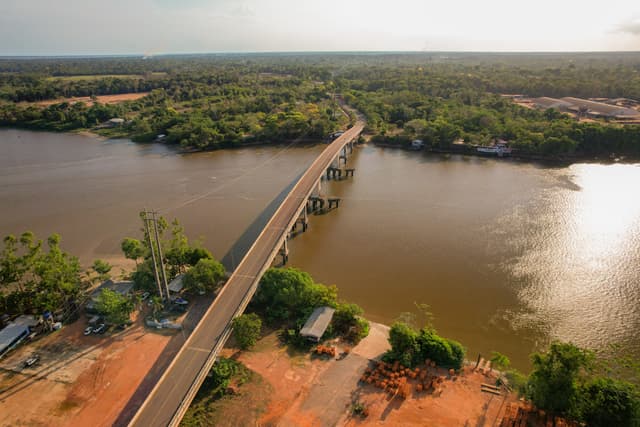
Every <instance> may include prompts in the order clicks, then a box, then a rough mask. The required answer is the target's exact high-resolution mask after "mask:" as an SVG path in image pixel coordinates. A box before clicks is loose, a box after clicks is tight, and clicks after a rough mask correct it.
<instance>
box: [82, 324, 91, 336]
mask: <svg viewBox="0 0 640 427" xmlns="http://www.w3.org/2000/svg"><path fill="white" fill-rule="evenodd" d="M92 332H93V326H87V327H86V328H85V329H84V334H85V335H91V333H92Z"/></svg>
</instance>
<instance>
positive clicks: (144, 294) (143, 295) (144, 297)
mask: <svg viewBox="0 0 640 427" xmlns="http://www.w3.org/2000/svg"><path fill="white" fill-rule="evenodd" d="M150 295H151V294H150V293H149V292H145V293H143V294H142V296H141V297H140V300H142V301H144V300H146V299H147V298H149V296H150Z"/></svg>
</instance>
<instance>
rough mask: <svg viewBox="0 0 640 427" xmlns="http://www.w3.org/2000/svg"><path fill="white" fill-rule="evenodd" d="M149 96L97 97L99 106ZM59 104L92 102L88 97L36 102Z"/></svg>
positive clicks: (144, 93) (39, 103) (145, 94)
mask: <svg viewBox="0 0 640 427" xmlns="http://www.w3.org/2000/svg"><path fill="white" fill-rule="evenodd" d="M147 95H149V92H139V93H120V94H117V95H100V96H98V97H97V98H98V102H100V103H101V104H118V103H120V102H125V101H135V100H136V99H140V98H142V97H144V96H147ZM61 102H68V103H70V104H75V103H76V102H84V103H85V104H87V105H88V106H91V105H93V100H92V99H91V98H90V97H88V96H80V97H76V98H60V99H49V100H46V101H39V102H36V103H35V104H36V105H40V106H42V107H47V106H49V105H53V104H59V103H61Z"/></svg>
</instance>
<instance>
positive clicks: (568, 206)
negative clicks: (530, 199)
mask: <svg viewBox="0 0 640 427" xmlns="http://www.w3.org/2000/svg"><path fill="white" fill-rule="evenodd" d="M569 179H570V181H571V182H572V183H573V184H575V188H567V189H564V190H563V191H557V189H555V190H554V191H552V192H550V194H543V197H542V199H543V200H538V201H536V203H535V205H536V207H535V216H534V218H535V217H537V218H536V219H534V220H533V221H532V224H530V225H532V227H531V228H532V229H531V231H530V232H529V233H526V238H527V239H528V240H529V241H530V242H535V244H534V245H533V246H532V247H531V249H530V250H528V251H526V253H525V255H524V256H522V257H521V258H520V259H519V260H518V261H517V262H516V264H515V266H514V267H513V270H514V272H515V273H516V274H517V275H519V276H520V277H526V282H527V285H525V286H524V287H523V288H522V289H521V291H520V298H521V299H522V301H523V302H524V303H525V305H526V306H528V308H529V309H530V310H531V312H530V313H529V314H528V315H525V314H524V313H525V312H526V310H525V311H524V312H523V313H522V316H521V318H520V319H519V320H520V326H521V327H526V324H527V322H534V323H537V324H538V325H540V324H542V325H544V326H545V328H546V329H547V330H548V333H549V338H550V339H553V338H557V339H563V340H569V341H573V342H575V343H576V344H579V345H584V346H589V347H602V346H605V345H607V344H609V343H612V342H617V341H627V342H634V341H636V340H634V339H633V337H632V336H631V334H632V333H633V332H632V331H633V330H635V329H637V328H636V327H634V324H636V326H637V323H638V318H639V310H640V290H639V286H638V285H639V282H638V280H639V279H638V278H639V276H640V250H639V248H640V241H639V239H638V236H640V197H638V186H639V184H640V167H639V166H632V165H595V164H580V165H573V166H571V167H570V168H569ZM537 214H540V215H537ZM534 224H535V225H534ZM534 313H535V314H534ZM516 323H517V322H516ZM637 345H638V344H634V345H632V346H633V347H637Z"/></svg>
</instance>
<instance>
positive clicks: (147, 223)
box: [142, 208, 164, 299]
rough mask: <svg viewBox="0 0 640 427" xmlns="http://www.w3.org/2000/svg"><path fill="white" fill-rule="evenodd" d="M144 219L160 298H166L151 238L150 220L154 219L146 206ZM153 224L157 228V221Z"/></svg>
mask: <svg viewBox="0 0 640 427" xmlns="http://www.w3.org/2000/svg"><path fill="white" fill-rule="evenodd" d="M142 220H143V221H144V229H145V231H146V233H147V243H148V244H149V248H150V249H151V259H152V260H153V274H154V276H155V278H156V284H157V285H158V294H159V295H160V298H163V299H164V297H163V292H162V285H161V284H160V276H159V275H158V264H157V261H156V250H155V247H154V246H155V245H154V243H153V239H152V238H151V231H150V230H149V222H150V221H154V220H152V219H150V218H149V212H147V209H146V208H145V210H144V212H143V213H142ZM153 225H154V227H153V228H154V229H156V227H155V221H154V224H153ZM156 231H157V230H156Z"/></svg>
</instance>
